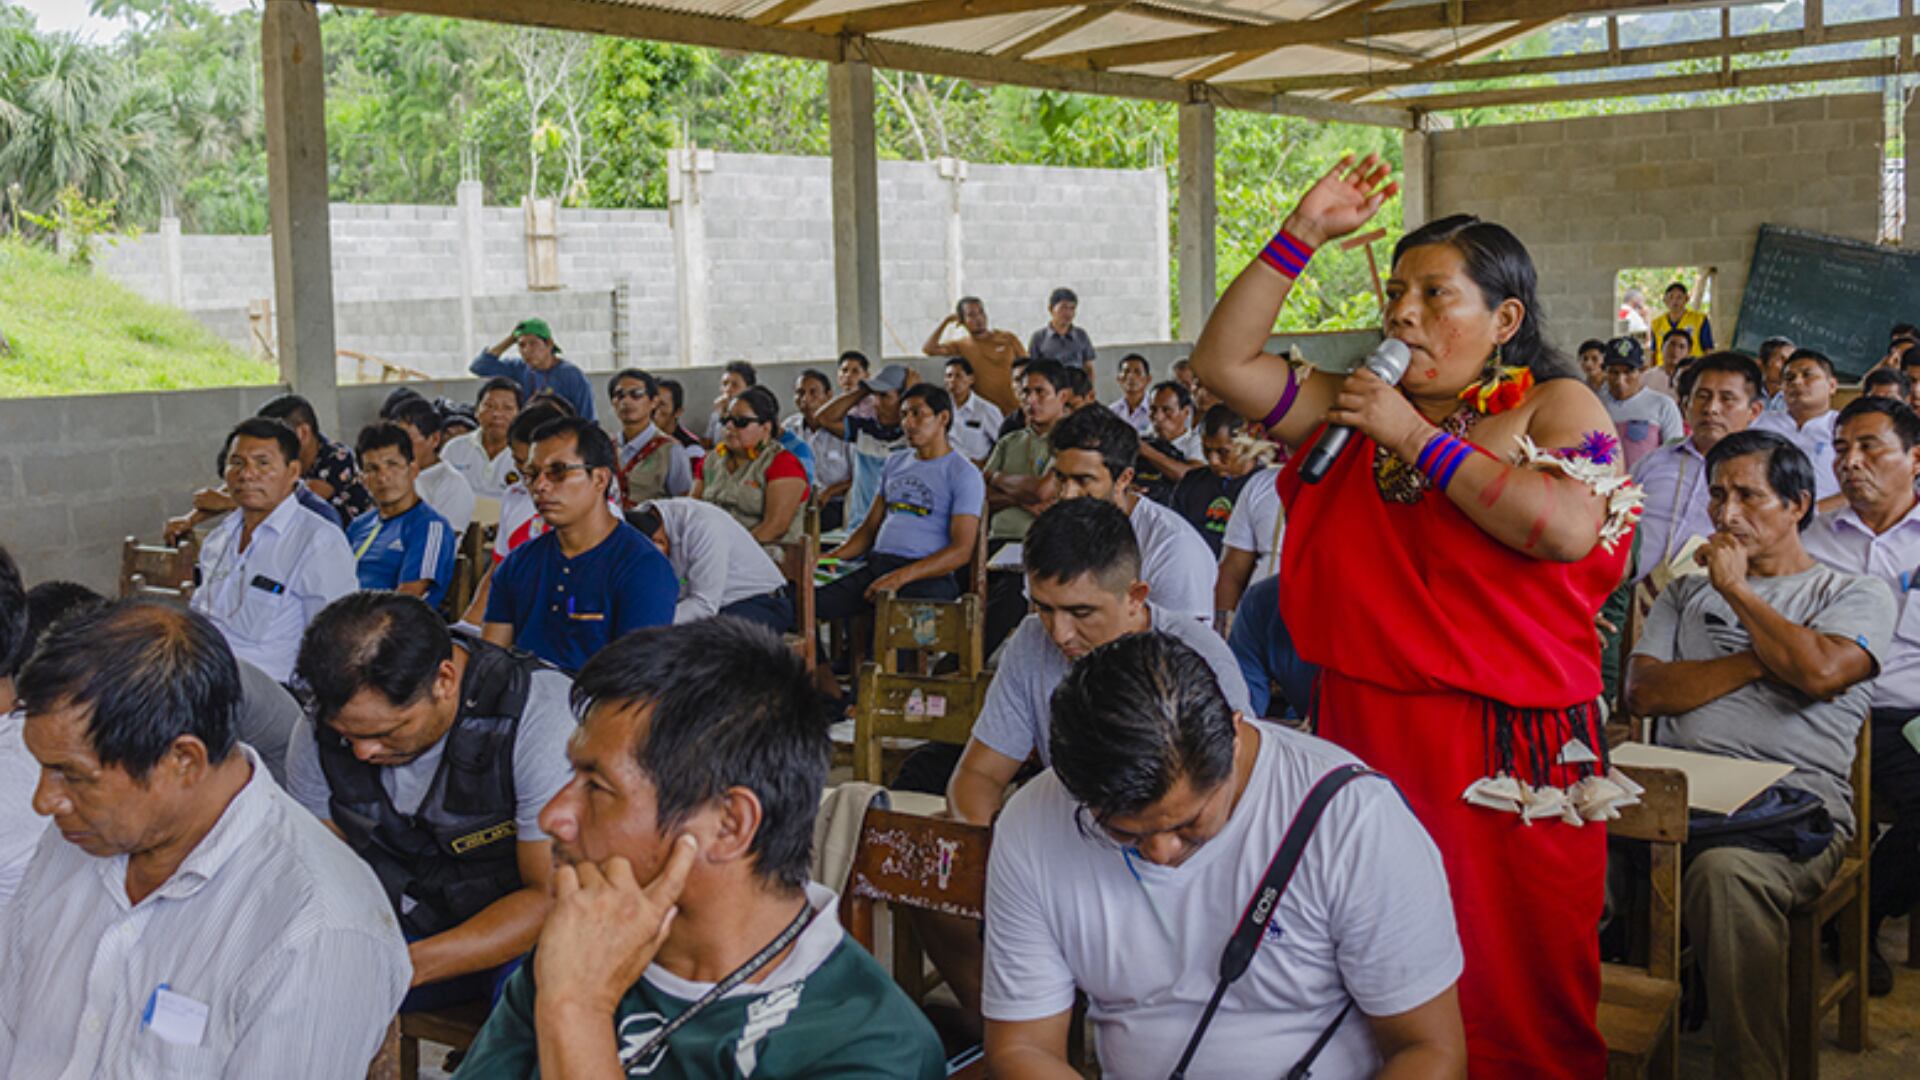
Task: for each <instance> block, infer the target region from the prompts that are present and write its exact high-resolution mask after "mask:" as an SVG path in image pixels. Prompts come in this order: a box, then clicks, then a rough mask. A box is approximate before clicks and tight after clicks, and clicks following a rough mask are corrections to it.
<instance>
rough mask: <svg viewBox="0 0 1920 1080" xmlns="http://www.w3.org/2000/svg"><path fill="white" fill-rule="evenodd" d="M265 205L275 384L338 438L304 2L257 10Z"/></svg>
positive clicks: (319, 123) (315, 22)
mask: <svg viewBox="0 0 1920 1080" xmlns="http://www.w3.org/2000/svg"><path fill="white" fill-rule="evenodd" d="M260 59H261V66H262V68H263V69H264V71H265V74H266V115H267V199H268V203H269V211H270V221H271V223H272V224H271V227H272V230H273V296H274V315H275V320H276V322H277V324H278V330H277V337H278V340H279V349H280V378H281V380H282V381H283V382H285V383H287V384H288V385H289V386H291V387H293V390H294V392H295V393H297V394H300V395H302V396H304V397H305V398H306V399H307V400H308V401H310V402H312V403H313V411H314V416H315V417H316V418H317V419H318V420H319V421H320V427H321V429H322V430H325V431H333V432H335V433H336V434H338V429H339V426H340V424H339V419H340V403H339V400H338V398H339V395H338V393H337V378H336V374H335V366H334V365H335V360H334V339H333V253H332V239H331V237H330V236H329V235H328V232H327V116H326V108H327V103H326V81H325V72H324V69H323V66H322V63H321V55H320V15H319V11H318V10H317V9H316V8H315V6H314V4H313V0H266V5H265V10H264V11H263V12H262V15H261V20H260Z"/></svg>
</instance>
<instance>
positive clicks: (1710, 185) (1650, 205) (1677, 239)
mask: <svg viewBox="0 0 1920 1080" xmlns="http://www.w3.org/2000/svg"><path fill="white" fill-rule="evenodd" d="M1884 129H1885V123H1884V119H1883V116H1882V101H1881V98H1880V96H1879V95H1877V94H1857V95H1847V96H1842V97H1816V98H1797V99H1794V100H1791V101H1777V102H1763V103H1755V104H1748V105H1734V106H1728V107H1724V108H1716V109H1682V110H1676V111H1671V112H1650V113H1637V114H1633V115H1629V116H1603V117H1586V118H1582V119H1577V120H1559V121H1552V122H1545V123H1532V124H1519V125H1502V126H1495V127H1477V128H1466V129H1463V130H1458V131H1445V132H1435V133H1434V134H1433V135H1432V136H1431V140H1432V141H1431V149H1432V168H1433V201H1432V216H1433V217H1435V218H1438V217H1443V216H1445V215H1448V214H1456V213H1472V214H1478V215H1480V216H1481V217H1484V218H1487V219H1489V220H1492V221H1497V222H1499V223H1501V224H1502V225H1505V226H1507V227H1508V228H1509V229H1512V230H1513V232H1514V233H1515V235H1517V236H1518V237H1519V238H1520V240H1521V242H1522V243H1524V244H1526V245H1527V248H1528V250H1529V251H1530V252H1531V253H1532V254H1533V258H1534V262H1535V264H1536V266H1537V267H1538V269H1539V272H1540V292H1541V300H1542V304H1543V306H1544V308H1545V309H1546V315H1547V319H1548V331H1549V336H1550V337H1551V338H1552V339H1553V340H1554V341H1555V342H1556V343H1558V344H1559V345H1560V346H1561V347H1563V348H1568V347H1571V346H1572V345H1573V344H1574V343H1577V342H1579V341H1580V340H1582V339H1584V338H1588V337H1603V338H1604V337H1608V336H1610V335H1611V334H1612V333H1613V316H1614V310H1615V309H1614V278H1615V275H1616V274H1617V273H1618V272H1619V271H1620V270H1622V269H1626V268H1629V267H1638V266H1717V267H1719V270H1720V274H1719V277H1718V279H1717V280H1716V281H1715V284H1714V294H1715V295H1714V298H1713V308H1712V310H1713V315H1714V323H1715V329H1716V334H1715V337H1716V339H1718V340H1725V341H1731V340H1733V329H1734V321H1735V316H1736V315H1737V314H1738V313H1739V311H1740V296H1741V293H1742V292H1743V291H1744V288H1745V285H1746V279H1747V266H1748V262H1749V260H1750V259H1751V258H1752V255H1753V244H1754V240H1755V238H1756V237H1757V236H1758V233H1759V228H1760V226H1761V225H1762V224H1763V223H1769V224H1777V225H1788V226H1793V227H1796V228H1802V229H1811V230H1816V231H1819V232H1824V233H1830V234H1833V235H1836V236H1843V237H1849V238H1852V239H1856V240H1866V241H1872V240H1874V239H1875V237H1876V236H1877V234H1878V231H1879V221H1880V198H1881V196H1880V184H1881V168H1882V166H1881V160H1882V156H1883V154H1884V146H1885V140H1886V132H1885V130H1884ZM1657 303H1658V301H1657V298H1656V300H1655V304H1656V306H1657Z"/></svg>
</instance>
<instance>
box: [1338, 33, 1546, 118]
mask: <svg viewBox="0 0 1920 1080" xmlns="http://www.w3.org/2000/svg"><path fill="white" fill-rule="evenodd" d="M1549 25H1552V20H1551V19H1535V20H1531V21H1528V22H1518V23H1514V24H1513V25H1512V26H1509V27H1507V28H1506V29H1504V30H1496V31H1495V32H1493V33H1491V34H1488V35H1487V36H1485V37H1483V38H1481V39H1479V40H1478V41H1472V42H1469V43H1467V44H1465V45H1461V46H1459V47H1458V48H1454V49H1448V50H1447V51H1446V52H1443V53H1441V54H1439V55H1438V56H1432V57H1429V58H1427V59H1425V60H1422V61H1420V62H1419V63H1417V64H1415V65H1413V67H1412V68H1409V69H1408V70H1418V71H1431V70H1433V69H1434V68H1437V67H1444V66H1446V65H1447V64H1451V63H1453V62H1454V61H1455V60H1465V59H1467V58H1469V57H1473V56H1479V55H1480V54H1482V53H1486V52H1490V51H1492V50H1494V49H1497V48H1499V47H1500V46H1502V45H1505V44H1506V43H1507V42H1509V41H1513V40H1515V39H1517V38H1523V37H1526V36H1527V35H1528V34H1531V33H1533V32H1534V31H1535V30H1539V29H1542V28H1543V27H1546V26H1549ZM1377 92H1378V91H1377V89H1376V88H1375V87H1372V86H1362V87H1356V88H1355V89H1352V90H1347V91H1344V92H1342V93H1338V94H1335V95H1333V100H1335V101H1359V100H1360V99H1361V98H1364V97H1366V96H1367V95H1369V94H1373V93H1377Z"/></svg>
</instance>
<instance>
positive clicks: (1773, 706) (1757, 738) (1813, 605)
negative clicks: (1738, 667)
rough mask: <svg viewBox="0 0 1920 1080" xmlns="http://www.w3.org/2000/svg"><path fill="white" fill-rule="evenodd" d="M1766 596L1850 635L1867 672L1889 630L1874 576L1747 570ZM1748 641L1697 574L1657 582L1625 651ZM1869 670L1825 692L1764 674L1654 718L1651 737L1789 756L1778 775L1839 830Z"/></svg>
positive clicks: (1884, 598) (1823, 628)
mask: <svg viewBox="0 0 1920 1080" xmlns="http://www.w3.org/2000/svg"><path fill="white" fill-rule="evenodd" d="M1748 584H1749V585H1750V586H1751V587H1752V589H1753V591H1754V592H1755V593H1757V594H1758V595H1759V597H1760V599H1762V600H1764V601H1765V602H1766V603H1767V606H1769V607H1771V608H1773V610H1775V611H1777V612H1779V613H1780V614H1781V615H1782V616H1784V617H1786V618H1787V619H1790V620H1792V621H1793V622H1796V623H1798V624H1800V625H1802V626H1806V627H1810V628H1812V629H1814V630H1818V631H1820V632H1821V633H1824V634H1830V635H1832V636H1834V637H1839V638H1844V639H1846V640H1848V641H1853V642H1856V643H1858V644H1859V646H1860V647H1861V648H1863V649H1865V650H1866V651H1867V654H1868V655H1869V656H1871V657H1872V658H1873V665H1874V670H1875V672H1876V673H1877V672H1878V671H1879V668H1880V661H1881V659H1882V658H1883V657H1885V656H1886V654H1887V647H1888V643H1889V641H1890V640H1891V639H1892V637H1893V610H1894V609H1893V595H1892V593H1890V592H1888V591H1887V586H1886V583H1885V582H1883V581H1880V580H1879V579H1877V578H1871V577H1863V576H1859V575H1855V574H1843V573H1841V572H1840V571H1838V570H1834V569H1831V568H1830V567H1826V566H1820V565H1816V566H1815V567H1814V568H1813V569H1811V570H1806V571H1803V572H1801V573H1798V574H1788V575H1785V576H1783V577H1770V578H1762V577H1756V578H1750V579H1749V580H1748ZM1752 647H1753V636H1752V635H1751V634H1750V633H1748V632H1747V628H1746V627H1745V626H1743V625H1741V623H1740V620H1739V618H1738V617H1737V616H1735V615H1734V613H1733V608H1732V607H1730V606H1729V605H1728V604H1727V601H1726V599H1725V598H1724V597H1722V596H1721V595H1720V593H1719V592H1718V591H1717V590H1715V589H1714V587H1713V583H1712V581H1710V580H1709V579H1708V578H1707V576H1706V575H1705V574H1690V575H1687V576H1685V577H1682V578H1680V579H1678V580H1677V581H1675V582H1674V583H1673V584H1671V585H1669V586H1667V589H1666V591H1665V592H1662V593H1661V594H1660V598H1659V599H1658V600H1657V601H1655V602H1654V605H1653V611H1652V613H1651V614H1649V615H1648V616H1647V624H1646V628H1645V629H1644V630H1643V631H1641V634H1640V642H1639V644H1638V645H1636V646H1634V650H1633V653H1634V655H1635V656H1648V657H1652V658H1653V659H1655V660H1662V661H1672V660H1713V659H1717V658H1719V657H1722V656H1730V655H1732V654H1734V653H1737V652H1742V651H1745V650H1747V649H1751V648H1752ZM1872 686H1873V683H1872V680H1871V679H1862V680H1861V681H1859V682H1857V683H1854V684H1853V685H1852V686H1850V687H1848V688H1847V689H1846V691H1845V692H1843V693H1842V694H1840V696H1838V697H1836V698H1834V699H1833V700H1832V701H1813V700H1809V699H1808V698H1807V696H1806V695H1805V694H1802V693H1800V692H1799V691H1798V690H1795V689H1793V688H1792V687H1789V686H1787V685H1785V684H1783V683H1779V682H1775V681H1774V680H1772V679H1762V680H1760V681H1759V682H1754V683H1749V684H1747V685H1746V686H1743V687H1741V688H1740V689H1738V690H1735V691H1734V692H1733V693H1731V694H1728V695H1726V696H1725V697H1722V698H1719V699H1716V700H1714V701H1710V702H1708V703H1707V704H1705V705H1702V706H1700V707H1699V708H1697V709H1694V710H1693V711H1691V712H1688V713H1685V714H1683V715H1680V716H1676V717H1672V718H1671V719H1669V720H1667V721H1666V722H1665V723H1663V724H1661V725H1660V726H1659V740H1658V741H1659V742H1660V743H1661V745H1664V746H1672V747H1677V748H1679V749H1682V750H1698V751H1700V752H1702V753H1708V754H1723V755H1726V756H1727V757H1736V758H1746V759H1749V760H1756V761H1777V762H1779V763H1781V764H1783V765H1792V766H1793V775H1792V776H1791V777H1789V778H1788V781H1787V782H1788V783H1790V784H1792V785H1794V786H1795V787H1801V788H1805V789H1806V790H1808V791H1811V792H1813V793H1814V794H1816V795H1818V796H1820V800H1821V801H1822V802H1824V803H1826V805H1827V811H1828V813H1830V814H1832V815H1833V820H1834V823H1835V824H1836V825H1838V826H1840V828H1841V830H1842V832H1844V833H1848V834H1851V833H1852V831H1853V807H1852V803H1851V798H1852V794H1851V792H1852V789H1851V788H1850V787H1849V785H1848V783H1847V777H1848V774H1849V771H1850V769H1851V767H1852V765H1853V752H1854V740H1855V739H1856V738H1857V737H1858V735H1859V733H1860V725H1861V724H1862V723H1864V722H1865V721H1866V718H1867V707H1868V700H1869V696H1870V694H1871V692H1872Z"/></svg>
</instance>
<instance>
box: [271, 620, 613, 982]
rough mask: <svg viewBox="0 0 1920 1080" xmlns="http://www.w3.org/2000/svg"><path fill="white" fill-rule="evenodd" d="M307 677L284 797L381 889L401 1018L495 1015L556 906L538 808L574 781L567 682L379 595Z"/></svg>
mask: <svg viewBox="0 0 1920 1080" xmlns="http://www.w3.org/2000/svg"><path fill="white" fill-rule="evenodd" d="M300 677H301V679H302V680H303V681H304V682H305V683H306V684H307V685H308V686H310V687H312V689H313V707H312V709H311V711H310V713H309V714H308V715H307V716H305V717H303V718H302V719H301V722H300V723H299V724H298V725H296V727H295V728H294V731H293V738H292V739H291V740H290V742H289V744H288V748H287V790H288V792H289V793H290V794H291V795H292V796H293V797H294V800H295V801H297V802H298V803H299V804H300V805H301V806H304V807H305V808H306V809H307V810H308V811H310V812H311V813H312V814H313V816H314V817H316V818H319V819H320V820H321V821H323V822H325V823H326V824H327V826H328V827H329V828H331V829H332V830H333V831H334V832H336V833H338V834H340V837H341V838H342V839H344V840H345V841H346V842H347V844H348V846H350V847H351V848H353V850H354V851H355V852H357V853H358V854H359V856H360V857H361V858H362V859H364V860H365V861H366V863H367V865H369V866H371V867H373V870H374V873H375V874H376V875H377V876H378V877H379V879H380V883H381V885H382V886H384V887H385V889H386V891H387V896H388V899H389V900H390V902H391V903H392V904H393V909H394V915H395V917H396V918H398V919H399V920H400V929H401V930H402V932H404V933H405V934H406V936H407V940H408V942H409V943H410V944H409V945H408V949H407V951H408V953H409V954H410V956H411V957H412V961H413V988H412V990H411V991H410V992H409V993H408V994H407V1000H406V1001H405V1002H403V1003H402V1005H401V1010H402V1011H407V1012H411V1011H414V1010H419V1009H437V1008H443V1007H445V1006H447V1005H452V1004H455V1003H457V1002H461V1001H471V1000H487V999H488V998H489V997H490V996H491V995H492V993H493V992H494V990H495V988H496V987H497V986H498V985H499V984H500V983H502V982H504V981H505V980H506V977H507V976H508V975H509V974H511V973H512V971H513V969H514V968H515V967H516V966H518V963H519V958H520V957H522V956H524V955H525V954H526V952H527V950H528V949H530V948H532V947H533V940H534V938H535V937H536V936H538V934H539V933H540V921H541V920H542V919H543V918H545V917H546V914H547V909H548V907H549V906H550V902H549V896H548V888H547V886H548V872H549V870H551V868H552V866H553V844H552V842H551V841H550V840H549V839H548V838H547V835H546V833H544V832H542V831H541V829H540V808H541V807H542V806H545V805H546V803H547V800H548V799H551V798H553V796H554V793H556V792H558V791H559V790H560V788H561V786H562V785H564V784H565V783H566V782H567V768H566V765H567V762H566V752H567V750H566V748H567V740H568V739H570V738H571V737H572V736H573V733H574V730H575V725H574V720H573V711H572V709H571V707H570V706H569V705H568V702H567V693H568V690H569V683H568V681H567V677H566V676H565V675H562V674H561V673H560V672H558V671H555V670H553V669H552V668H549V667H547V666H546V665H544V664H541V663H540V662H539V661H538V660H535V659H534V658H533V657H531V656H528V655H527V654H525V653H518V652H509V651H508V650H506V649H502V648H500V647H498V646H495V645H489V644H487V643H486V642H484V641H479V640H477V639H474V638H471V637H466V636H461V637H455V636H453V635H451V634H449V633H448V632H447V628H446V625H445V623H444V622H443V621H442V620H441V618H440V616H439V615H438V614H436V613H435V612H434V611H433V609H432V608H430V607H428V606H427V605H426V604H424V603H422V602H421V601H419V600H418V599H415V598H414V597H410V596H402V595H397V594H394V593H382V592H371V591H369V592H359V593H355V594H353V595H352V596H349V597H347V598H346V599H344V600H340V601H338V602H337V603H334V604H332V605H330V606H329V607H328V608H327V610H325V611H323V612H321V613H320V617H319V618H317V619H315V620H314V621H313V626H312V627H311V628H310V629H309V630H308V631H307V637H306V640H305V641H304V642H303V643H302V644H301V647H300Z"/></svg>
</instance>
